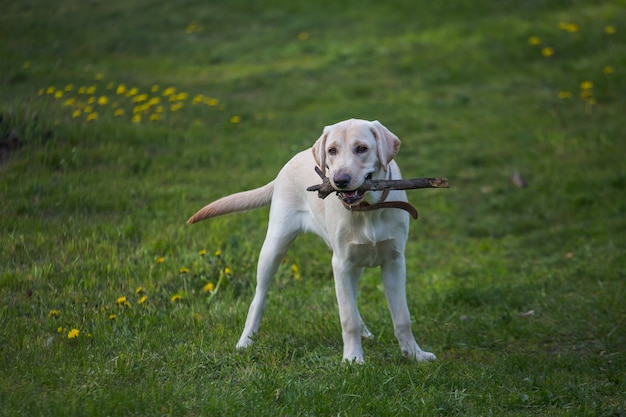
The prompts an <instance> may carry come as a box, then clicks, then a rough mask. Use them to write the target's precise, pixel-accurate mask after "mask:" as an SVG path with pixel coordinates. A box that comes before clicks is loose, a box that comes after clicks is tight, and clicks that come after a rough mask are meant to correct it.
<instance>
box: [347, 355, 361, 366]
mask: <svg viewBox="0 0 626 417" xmlns="http://www.w3.org/2000/svg"><path fill="white" fill-rule="evenodd" d="M343 363H347V364H350V365H352V364H357V365H363V364H364V363H365V359H363V356H362V355H361V356H354V357H352V358H350V357H347V356H344V357H343Z"/></svg>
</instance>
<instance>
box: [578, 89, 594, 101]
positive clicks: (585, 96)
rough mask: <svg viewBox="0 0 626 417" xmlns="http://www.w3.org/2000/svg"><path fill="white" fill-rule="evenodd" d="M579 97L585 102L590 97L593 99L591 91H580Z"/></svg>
mask: <svg viewBox="0 0 626 417" xmlns="http://www.w3.org/2000/svg"><path fill="white" fill-rule="evenodd" d="M580 97H581V98H582V99H583V100H586V99H588V98H590V97H593V91H592V90H582V91H581V92H580Z"/></svg>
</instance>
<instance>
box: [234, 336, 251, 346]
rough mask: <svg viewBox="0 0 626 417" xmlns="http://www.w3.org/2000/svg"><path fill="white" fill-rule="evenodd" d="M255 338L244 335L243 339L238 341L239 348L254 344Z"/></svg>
mask: <svg viewBox="0 0 626 417" xmlns="http://www.w3.org/2000/svg"><path fill="white" fill-rule="evenodd" d="M252 343H253V340H252V339H251V338H250V337H248V336H242V337H241V339H239V342H237V349H245V348H247V347H248V346H250V345H252Z"/></svg>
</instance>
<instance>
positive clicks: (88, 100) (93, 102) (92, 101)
mask: <svg viewBox="0 0 626 417" xmlns="http://www.w3.org/2000/svg"><path fill="white" fill-rule="evenodd" d="M87 103H89V104H95V103H96V98H95V97H89V98H88V99H87Z"/></svg>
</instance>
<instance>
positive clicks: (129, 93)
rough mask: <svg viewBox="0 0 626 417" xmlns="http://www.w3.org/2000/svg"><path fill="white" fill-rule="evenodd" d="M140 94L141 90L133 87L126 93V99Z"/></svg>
mask: <svg viewBox="0 0 626 417" xmlns="http://www.w3.org/2000/svg"><path fill="white" fill-rule="evenodd" d="M138 93H139V89H138V88H137V87H133V88H131V89H130V90H128V91H127V92H126V97H132V96H135V95H137V94H138Z"/></svg>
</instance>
